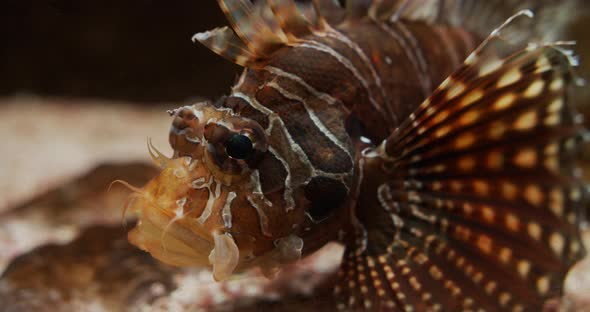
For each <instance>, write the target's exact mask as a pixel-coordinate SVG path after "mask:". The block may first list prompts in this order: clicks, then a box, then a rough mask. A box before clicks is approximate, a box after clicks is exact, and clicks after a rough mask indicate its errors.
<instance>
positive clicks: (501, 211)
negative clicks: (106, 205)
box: [130, 0, 588, 311]
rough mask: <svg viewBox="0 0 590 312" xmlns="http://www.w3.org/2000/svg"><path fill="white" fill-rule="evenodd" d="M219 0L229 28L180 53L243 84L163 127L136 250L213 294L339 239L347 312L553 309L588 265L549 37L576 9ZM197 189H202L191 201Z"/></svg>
mask: <svg viewBox="0 0 590 312" xmlns="http://www.w3.org/2000/svg"><path fill="white" fill-rule="evenodd" d="M218 2H219V4H220V6H221V9H222V10H223V11H224V13H225V14H226V15H227V17H228V20H229V23H230V27H222V28H217V29H214V30H212V31H208V32H204V33H199V34H197V35H195V36H194V37H193V40H195V41H199V42H201V43H202V44H203V45H205V46H206V47H208V48H209V49H211V50H212V51H213V52H215V53H217V54H219V55H221V56H223V57H225V58H227V59H229V60H230V61H232V62H235V63H236V64H238V65H241V66H243V67H244V68H245V69H244V72H243V74H242V75H241V77H240V79H239V80H238V82H237V83H236V85H234V86H233V87H232V89H231V92H230V94H229V95H228V96H227V97H224V98H222V99H221V100H220V101H219V102H218V103H216V105H213V104H211V103H208V102H203V103H197V104H195V105H193V106H186V107H181V108H179V109H177V110H174V111H173V112H172V115H173V117H174V123H173V126H172V129H171V132H170V141H171V143H172V146H173V148H174V150H175V158H172V159H166V158H164V157H163V155H160V154H158V157H157V161H158V162H159V164H161V165H162V168H163V169H162V170H163V171H162V173H161V174H160V176H158V177H157V178H155V179H154V180H153V181H152V182H150V183H149V184H148V185H147V186H146V187H145V188H144V189H142V190H140V191H138V192H139V193H141V195H142V196H141V198H142V200H141V201H139V202H137V203H134V204H133V207H132V209H133V210H135V211H136V212H138V213H139V214H140V220H145V223H146V224H148V225H149V227H148V226H142V222H139V223H138V226H137V227H136V228H135V229H134V230H133V231H132V233H131V234H130V237H131V239H132V242H133V243H134V244H136V245H137V246H139V247H140V248H142V249H144V250H146V251H148V252H150V253H152V255H154V256H155V257H156V258H158V259H160V260H162V261H165V262H167V263H171V264H175V265H183V266H184V265H188V264H190V262H191V259H194V261H193V262H194V263H199V264H201V265H202V263H204V262H207V261H208V262H209V264H211V265H212V266H213V271H214V278H215V279H224V278H227V277H229V276H231V274H233V273H235V272H241V271H244V270H247V269H249V268H252V267H260V268H261V269H262V270H263V272H267V273H268V274H269V275H272V274H273V272H276V271H277V269H279V268H280V267H281V266H282V265H283V264H284V263H289V262H292V261H296V260H297V259H298V258H299V257H300V256H302V255H307V254H310V253H312V252H313V251H315V250H317V249H319V248H321V247H322V246H323V245H325V244H326V243H328V242H330V241H334V240H340V241H341V242H342V243H343V244H344V245H345V246H346V251H345V253H344V257H343V260H342V265H341V268H340V271H339V272H338V274H337V277H336V278H335V281H334V283H335V285H334V298H335V299H336V301H337V303H336V305H335V308H338V309H340V310H345V311H415V310H417V311H439V310H445V311H456V310H461V309H463V310H483V311H497V310H507V311H537V310H539V309H540V308H541V307H542V306H543V304H544V302H545V300H547V299H549V298H554V297H556V296H559V295H560V294H561V288H562V287H561V286H562V283H563V279H564V277H565V274H566V273H567V271H568V269H569V268H570V267H571V266H572V265H573V264H574V263H575V262H576V261H577V260H579V259H581V257H582V256H583V255H584V254H585V251H584V248H583V246H582V243H581V239H580V228H581V227H582V226H583V225H584V224H585V223H586V222H587V216H586V215H585V210H584V209H585V207H586V205H587V200H588V194H587V187H586V184H585V183H584V182H583V181H582V180H581V178H580V174H579V168H577V166H576V160H577V156H576V155H577V150H578V147H579V146H580V144H581V142H582V141H583V133H584V132H585V131H586V129H585V128H584V126H583V125H582V123H581V120H580V118H579V117H578V116H579V115H578V114H577V113H576V111H575V109H574V108H573V107H572V104H571V103H570V102H569V101H568V99H569V98H570V97H571V96H572V94H573V93H572V89H573V87H574V83H573V82H574V81H575V79H574V77H573V70H572V67H574V66H575V65H576V59H575V58H574V57H573V56H572V55H573V54H572V52H571V51H570V49H571V43H569V42H563V41H555V40H557V39H558V37H557V36H558V35H559V34H560V31H561V29H562V28H563V27H565V26H563V25H561V24H559V25H551V28H548V26H547V25H548V21H550V20H551V17H552V14H555V12H562V13H563V12H565V11H557V10H558V8H557V6H558V5H562V6H566V7H568V8H572V7H575V5H578V2H576V1H568V2H566V3H561V2H559V3H558V2H556V1H475V0H472V1H437V0H423V1H396V0H381V1H367V0H349V1H347V2H346V5H345V7H343V8H341V7H340V6H339V5H338V4H337V3H336V2H334V1H331V0H315V1H313V2H300V1H297V2H296V1H293V0H267V1H257V2H256V3H255V4H253V3H251V2H250V1H247V0H219V1H218ZM528 9H532V10H534V11H535V13H537V16H538V18H532V15H533V12H532V11H531V10H528ZM562 10H563V9H562ZM571 14H575V10H574V11H572V13H571ZM541 38H542V39H541ZM236 135H239V137H240V140H239V141H238V140H230V138H235V137H236ZM245 140H246V141H245ZM236 142H238V143H239V142H242V143H245V144H238V143H236ZM171 172H181V173H182V175H181V176H179V177H176V176H177V175H175V174H171ZM205 177H206V178H207V181H211V183H213V182H214V183H215V187H216V190H215V192H208V193H206V192H199V193H195V192H194V191H190V190H191V188H190V185H191V182H190V181H193V182H194V181H204V178H205ZM187 181H188V182H187ZM136 196H137V195H136ZM180 199H182V200H183V203H184V202H185V201H186V203H187V205H186V207H188V208H185V210H187V212H186V213H184V214H183V215H182V216H175V215H174V213H173V209H174V203H176V201H178V200H180ZM203 219H206V220H207V222H205V223H203V222H200V223H199V222H198V221H199V220H203ZM167 246H168V247H169V248H168V247H167Z"/></svg>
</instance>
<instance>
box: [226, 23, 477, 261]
mask: <svg viewBox="0 0 590 312" xmlns="http://www.w3.org/2000/svg"><path fill="white" fill-rule="evenodd" d="M365 34H371V35H370V36H367V35H365ZM384 42H385V44H384ZM473 46H475V39H474V38H473V36H471V35H469V34H467V33H466V32H465V31H464V30H461V29H452V28H448V27H436V28H433V27H429V26H427V25H425V24H424V23H420V22H414V23H408V22H401V21H400V22H393V23H384V24H379V23H375V22H374V21H372V20H367V19H366V20H362V21H358V22H355V23H353V24H352V23H351V24H343V25H341V26H340V27H338V28H330V29H327V30H326V31H322V32H316V33H312V34H310V35H309V36H306V37H305V38H303V39H301V40H300V42H298V43H296V44H293V46H289V47H285V48H284V51H281V50H279V51H278V52H277V53H276V55H275V57H274V58H273V60H271V61H270V62H269V63H268V64H267V65H266V66H264V67H263V68H261V69H257V68H256V69H246V70H245V71H244V73H243V74H242V76H241V78H240V79H239V81H238V83H237V84H236V85H235V86H234V87H233V89H232V92H231V94H230V95H229V97H228V98H227V99H226V100H225V102H224V103H223V104H222V105H221V106H222V107H228V108H230V109H232V110H233V111H234V112H235V113H237V114H239V115H240V116H244V117H246V118H250V119H252V120H255V121H257V122H258V123H259V124H260V125H261V126H262V127H263V128H264V129H265V131H266V133H267V135H268V137H269V142H270V146H271V147H272V149H271V150H270V153H271V154H272V155H273V156H274V157H272V158H273V161H272V162H273V164H272V165H271V164H270V161H269V166H278V167H280V168H273V169H272V170H270V169H269V170H261V172H265V173H268V174H269V175H271V176H272V177H265V176H263V177H261V186H262V190H263V192H264V193H271V192H273V191H275V190H277V189H281V188H282V190H281V191H282V192H284V197H283V198H284V200H285V202H286V203H282V202H279V203H273V204H274V205H278V206H284V205H285V204H287V205H289V204H291V203H293V202H294V199H293V198H292V196H297V194H298V193H301V192H303V193H304V194H305V197H306V199H307V200H308V201H310V202H311V206H312V207H310V208H306V211H309V212H310V214H311V216H312V218H313V217H315V216H316V215H317V216H318V217H317V218H314V219H319V220H321V219H322V218H323V217H325V216H326V215H327V214H329V213H331V212H332V211H333V210H334V209H336V208H338V207H340V206H341V204H342V203H343V201H344V199H345V197H347V196H348V195H349V193H350V188H351V184H352V182H353V181H352V177H353V164H354V161H355V160H358V158H359V157H358V156H359V155H357V154H358V152H359V151H358V150H357V149H356V148H355V147H356V146H358V145H362V143H361V142H359V140H360V136H364V137H367V138H370V139H371V140H372V141H374V142H380V141H381V140H383V139H384V138H385V137H386V136H387V135H388V134H389V133H390V132H391V131H392V130H393V129H395V128H396V127H398V126H399V124H400V120H403V119H405V118H407V117H408V115H409V114H410V112H412V111H413V110H414V109H415V108H416V106H417V105H418V104H419V103H420V102H421V101H422V100H423V99H424V98H425V97H426V96H427V94H430V92H432V89H433V86H435V85H438V84H439V83H440V82H442V80H443V79H444V78H446V77H447V76H448V74H449V73H451V71H452V70H453V69H455V68H456V67H458V66H459V64H460V62H459V60H462V59H464V58H465V57H466V56H467V54H468V52H469V51H470V50H472V49H473ZM431 51H432V52H431ZM318 73H319V74H318ZM347 122H348V123H349V125H348V126H349V127H348V128H347ZM354 122H357V123H359V122H360V124H353V125H350V123H354ZM359 128H360V129H361V130H359ZM359 131H360V133H359ZM285 143H288V144H285ZM316 210H320V211H318V212H316ZM317 229H318V230H320V231H322V232H323V233H324V234H325V233H326V231H325V228H323V227H318V228H317ZM338 230H340V229H338ZM332 234H333V235H325V238H324V239H325V240H326V241H327V240H331V239H333V238H334V237H335V234H336V233H332ZM312 235H313V234H312ZM322 241H323V240H322ZM321 245H322V244H318V246H321ZM306 249H307V248H306ZM310 251H312V250H310Z"/></svg>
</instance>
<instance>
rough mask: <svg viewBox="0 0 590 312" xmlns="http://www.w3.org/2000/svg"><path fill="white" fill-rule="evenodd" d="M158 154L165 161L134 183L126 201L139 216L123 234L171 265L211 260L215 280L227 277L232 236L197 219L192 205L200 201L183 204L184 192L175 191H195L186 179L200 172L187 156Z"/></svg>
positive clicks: (235, 258)
mask: <svg viewBox="0 0 590 312" xmlns="http://www.w3.org/2000/svg"><path fill="white" fill-rule="evenodd" d="M158 156H159V157H160V158H159V159H158V160H160V162H162V161H164V160H165V162H166V163H165V164H162V163H160V165H162V167H163V170H162V172H161V173H160V174H159V175H158V176H157V177H156V178H154V179H153V180H152V181H150V182H149V183H148V184H147V185H146V186H145V187H144V188H142V189H136V190H135V194H134V195H132V197H133V199H134V201H133V202H132V203H130V205H129V206H128V207H129V209H130V210H131V211H133V212H135V213H136V214H137V215H138V217H139V220H138V222H137V225H136V227H135V228H134V229H133V230H131V231H130V232H129V234H128V238H129V241H130V242H131V243H132V244H133V245H135V246H137V247H139V248H140V249H142V250H145V251H147V252H149V253H150V254H151V255H152V256H153V257H155V258H156V259H158V260H160V261H162V262H165V263H168V264H171V265H175V266H198V267H207V266H210V265H212V267H213V277H214V278H215V279H216V280H222V279H225V278H227V277H229V276H230V275H231V274H232V273H233V272H234V270H235V269H236V267H237V266H238V263H239V260H240V259H239V258H240V251H239V249H238V246H237V244H236V242H235V240H234V238H233V237H232V236H231V235H230V234H229V233H225V232H224V231H223V228H214V229H209V228H208V227H206V226H204V224H203V223H202V222H200V220H199V218H197V217H198V215H197V214H198V212H197V210H199V209H195V208H194V207H198V206H202V205H201V204H203V205H204V203H201V201H197V202H195V203H193V204H191V205H189V204H188V203H187V198H186V197H181V196H180V195H182V194H188V193H189V192H191V191H193V192H194V191H195V190H194V188H192V185H191V181H194V180H195V176H196V175H199V174H203V172H199V171H201V170H195V169H198V168H195V167H196V166H195V164H194V163H193V161H192V160H191V159H190V158H187V157H183V158H175V159H163V158H162V157H163V156H162V155H158ZM191 189H192V190H191ZM179 198H180V199H179ZM204 201H205V202H206V201H207V200H206V199H205V200H204ZM221 204H222V203H221ZM201 212H202V211H201Z"/></svg>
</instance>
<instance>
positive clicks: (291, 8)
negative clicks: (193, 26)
mask: <svg viewBox="0 0 590 312" xmlns="http://www.w3.org/2000/svg"><path fill="white" fill-rule="evenodd" d="M218 2H219V6H220V7H221V9H222V10H223V12H224V13H225V15H226V17H227V19H228V21H229V23H230V27H231V29H230V28H227V27H223V28H217V29H214V30H211V31H207V32H203V33H198V34H196V35H195V36H194V37H193V40H196V41H199V42H201V43H202V44H203V45H205V46H206V47H208V48H209V49H211V50H212V51H213V52H215V53H217V54H219V55H221V56H223V57H225V58H227V59H229V60H230V61H232V62H234V63H236V64H238V65H242V66H245V67H258V66H262V64H264V62H265V61H266V60H268V59H269V58H270V57H272V55H273V53H275V52H276V51H277V50H279V49H281V48H283V47H285V46H287V45H289V44H291V43H293V42H295V41H297V40H298V39H299V38H300V37H302V36H305V35H307V34H309V33H310V32H311V31H312V30H314V29H320V28H321V25H322V24H321V23H320V21H321V18H320V15H319V14H318V13H317V12H318V8H319V7H320V6H321V5H320V4H321V3H322V2H323V1H322V0H319V1H317V3H316V5H313V4H312V3H306V4H300V3H297V2H296V1H294V0H266V1H258V2H256V3H255V4H253V3H252V2H251V1H250V0H218Z"/></svg>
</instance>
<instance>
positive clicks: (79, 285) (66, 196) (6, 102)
mask: <svg viewBox="0 0 590 312" xmlns="http://www.w3.org/2000/svg"><path fill="white" fill-rule="evenodd" d="M589 17H590V15H589V14H587V13H585V17H583V18H581V19H580V20H579V21H577V22H575V23H573V24H572V27H571V29H570V32H569V34H568V37H567V38H564V39H568V40H572V39H573V40H576V41H578V49H577V50H578V51H580V52H579V53H580V54H581V59H582V67H581V71H580V72H581V74H582V76H584V77H588V76H587V75H586V73H588V72H590V71H589V68H590V54H587V53H586V52H585V51H590V36H588V35H587V29H588V27H589V26H590V22H589ZM225 24H226V22H225V18H224V17H223V15H222V13H221V10H219V8H218V6H217V3H216V1H213V0H206V1H205V0H175V1H162V0H126V1H118V0H101V1H98V0H86V1H76V0H46V1H33V0H0V40H1V41H0V151H1V154H0V310H1V311H55V309H56V307H58V310H61V311H127V310H137V311H140V310H142V309H143V310H145V309H144V308H145V307H146V306H149V307H151V308H152V309H153V310H174V311H179V310H194V309H196V308H210V309H213V307H218V308H219V309H220V310H223V309H226V310H227V309H231V308H235V305H236V304H240V305H241V308H242V310H244V311H248V309H251V310H252V311H254V310H257V309H259V308H261V307H266V310H273V309H276V310H280V311H286V310H288V309H291V310H294V311H296V310H297V309H299V307H298V306H297V305H294V304H290V305H289V304H284V305H282V306H277V305H276V302H274V300H276V299H277V298H278V297H279V295H280V294H282V293H289V294H290V296H291V297H292V298H295V299H293V300H294V301H293V302H298V303H300V302H303V301H302V300H297V298H298V296H300V295H305V294H309V293H311V292H313V291H314V287H313V286H314V285H315V284H317V283H319V282H320V281H321V280H322V278H323V277H324V276H326V275H327V274H329V273H330V272H331V270H333V269H334V265H335V264H337V261H338V259H339V253H340V252H341V249H339V248H338V247H337V246H331V247H329V248H328V249H327V251H326V254H327V255H328V256H327V257H324V258H323V259H324V261H316V260H314V259H311V260H309V261H308V262H306V263H303V264H301V265H299V266H296V267H294V268H292V271H293V274H292V275H290V276H285V277H284V278H283V280H279V281H275V282H274V283H273V282H269V281H268V280H266V279H264V278H261V277H260V276H259V275H256V273H252V275H251V276H249V277H248V278H245V279H238V280H235V281H231V282H229V283H228V284H217V283H213V282H212V280H211V278H210V275H209V273H208V272H201V271H198V270H197V271H194V270H184V269H182V270H181V269H177V268H172V267H168V266H166V265H163V264H162V263H159V262H157V261H155V260H154V259H152V258H151V257H150V256H149V255H146V254H145V253H143V252H142V251H139V250H138V249H136V248H134V247H131V246H129V245H128V244H127V242H126V230H125V228H123V227H122V226H121V221H122V217H121V210H122V209H121V208H122V206H123V203H124V201H125V198H126V196H127V194H128V191H127V190H126V189H125V188H122V187H120V186H115V187H113V189H112V190H111V191H110V192H107V187H108V185H109V183H110V182H112V181H113V180H115V179H122V180H125V181H128V182H129V183H131V184H133V185H136V186H141V185H143V184H144V183H146V182H147V181H148V180H149V179H150V178H151V177H153V176H154V175H155V174H156V172H157V170H156V169H155V168H154V167H153V166H152V165H151V163H150V160H149V158H148V153H147V150H146V140H147V138H148V137H150V138H153V140H154V143H155V145H156V146H157V147H158V149H160V150H162V151H163V152H164V153H165V154H168V155H169V154H170V149H169V147H168V143H167V134H168V132H167V131H168V127H169V122H170V120H169V116H168V114H167V113H166V110H167V109H170V108H174V107H178V106H181V105H186V104H190V103H193V102H195V101H198V100H202V99H212V100H214V99H215V98H217V97H219V96H221V95H223V94H226V93H227V92H228V91H229V89H230V87H231V85H232V83H233V82H234V80H235V79H236V77H237V75H238V73H239V71H240V68H238V67H237V66H235V65H233V64H231V63H230V62H228V61H225V60H224V59H222V58H221V57H218V56H217V55H215V54H213V53H212V52H210V51H209V50H207V49H206V48H204V47H202V46H200V45H199V44H195V43H193V42H192V41H191V37H192V35H193V34H195V33H196V32H200V31H204V30H209V29H212V28H214V27H217V26H220V25H225ZM589 90H590V88H583V89H580V90H579V92H580V93H579V96H578V97H577V98H576V101H577V105H578V107H579V109H580V111H581V112H582V113H583V114H584V115H586V120H590V109H588V108H587V105H586V103H588V99H589V98H590V91H589ZM588 154H590V153H588ZM129 227H130V226H129ZM330 248H332V249H330ZM326 259H327V260H326ZM588 266H589V267H590V265H588ZM301 272H303V273H301ZM582 279H584V277H583V276H582ZM586 279H590V277H588V276H586ZM577 282H579V283H580V285H583V284H584V282H585V283H586V284H585V285H590V282H588V281H583V280H582V281H577ZM286 285H291V286H286ZM588 291H589V292H590V290H588ZM237 297H239V298H241V301H240V302H239V303H236V302H232V298H237ZM244 298H249V300H246V299H244ZM586 299H587V298H586ZM260 300H262V303H258V304H259V305H258V306H253V305H252V303H253V302H258V301H260ZM587 303H588V304H589V305H590V302H587ZM313 304H314V305H313V307H315V308H316V309H320V308H321V307H322V304H323V302H317V301H316V302H314V303H313Z"/></svg>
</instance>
